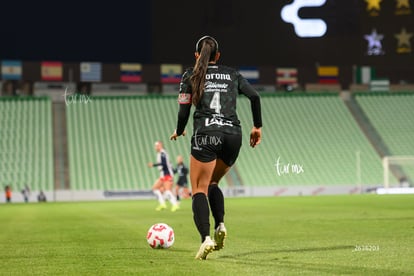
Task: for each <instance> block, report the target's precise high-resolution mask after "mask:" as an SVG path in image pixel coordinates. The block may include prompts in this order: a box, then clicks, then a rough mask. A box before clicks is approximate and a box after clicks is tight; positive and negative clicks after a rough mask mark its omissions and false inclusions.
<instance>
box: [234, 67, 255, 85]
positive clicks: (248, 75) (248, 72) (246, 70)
mask: <svg viewBox="0 0 414 276" xmlns="http://www.w3.org/2000/svg"><path fill="white" fill-rule="evenodd" d="M239 72H240V74H241V75H242V76H243V77H244V78H245V79H246V80H248V81H249V82H250V83H251V84H256V83H258V82H259V77H260V73H259V70H258V69H257V67H255V66H243V67H240V68H239Z"/></svg>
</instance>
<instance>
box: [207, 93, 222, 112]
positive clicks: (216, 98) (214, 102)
mask: <svg viewBox="0 0 414 276" xmlns="http://www.w3.org/2000/svg"><path fill="white" fill-rule="evenodd" d="M210 108H211V109H214V111H215V112H216V113H217V114H220V111H221V104H220V92H214V95H213V98H212V99H211V102H210Z"/></svg>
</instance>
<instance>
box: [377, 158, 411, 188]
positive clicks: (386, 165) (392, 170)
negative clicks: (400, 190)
mask: <svg viewBox="0 0 414 276" xmlns="http://www.w3.org/2000/svg"><path fill="white" fill-rule="evenodd" d="M382 165H383V169H384V188H390V187H413V186H414V156H385V157H384V158H383V159H382Z"/></svg>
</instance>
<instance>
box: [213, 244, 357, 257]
mask: <svg viewBox="0 0 414 276" xmlns="http://www.w3.org/2000/svg"><path fill="white" fill-rule="evenodd" d="M354 248H355V246H354V245H339V246H326V247H309V248H287V249H280V250H277V249H275V250H262V251H249V252H244V253H241V254H237V257H243V256H249V255H257V254H270V253H297V252H299V253H300V252H317V251H332V250H344V249H349V250H352V249H354ZM234 257H235V256H234V255H223V256H221V258H234Z"/></svg>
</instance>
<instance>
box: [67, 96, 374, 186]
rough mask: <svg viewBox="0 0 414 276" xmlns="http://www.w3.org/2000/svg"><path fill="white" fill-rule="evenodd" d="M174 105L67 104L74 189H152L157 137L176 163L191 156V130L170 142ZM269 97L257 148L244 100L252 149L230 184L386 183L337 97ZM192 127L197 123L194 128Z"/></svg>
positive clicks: (154, 99) (151, 100)
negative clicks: (150, 166)
mask: <svg viewBox="0 0 414 276" xmlns="http://www.w3.org/2000/svg"><path fill="white" fill-rule="evenodd" d="M174 102H175V96H133V97H93V98H92V101H91V102H90V103H88V104H79V103H78V104H71V105H69V106H67V108H66V112H67V120H68V145H69V171H70V179H71V189H74V190H131V189H133V190H136V189H138V190H146V189H149V188H150V187H151V186H152V184H153V182H154V180H155V179H156V178H157V177H158V172H157V170H156V169H150V168H148V167H147V163H148V162H150V161H154V158H155V151H154V147H153V143H154V142H155V141H156V140H162V141H163V142H164V144H165V147H166V149H167V151H168V152H169V154H170V159H171V161H172V162H173V163H174V162H175V156H177V155H178V154H182V155H184V156H185V157H186V158H188V157H189V144H190V137H189V135H188V136H185V137H181V138H182V139H178V140H177V141H175V142H170V141H168V137H169V135H170V134H171V132H172V130H173V128H174V127H175V123H176V116H177V110H178V106H177V105H175V104H174ZM262 102H263V118H264V126H265V127H264V129H263V133H264V140H263V143H262V144H261V145H260V146H259V147H257V148H255V149H251V148H250V147H248V143H249V142H248V137H249V131H250V128H251V124H252V118H251V112H250V105H249V103H248V100H247V99H245V98H244V97H240V99H239V107H238V112H239V116H240V119H241V121H242V126H243V129H244V136H243V139H244V140H243V144H244V147H242V150H241V152H240V158H239V160H238V163H237V165H236V166H235V168H233V169H232V173H231V174H229V177H230V178H231V179H224V183H223V184H224V185H223V186H228V184H231V185H244V186H247V187H248V186H253V185H256V186H273V185H279V186H284V185H355V184H361V185H378V184H379V183H381V182H382V167H381V160H380V157H379V156H378V155H377V154H376V152H375V151H374V149H373V148H372V146H371V145H370V144H369V142H368V141H367V139H366V138H365V136H364V135H363V133H362V132H361V130H360V129H359V128H358V125H357V124H356V123H355V121H354V120H353V118H352V115H351V114H350V112H349V111H348V110H347V108H346V106H345V105H344V103H343V102H342V100H341V99H340V98H339V97H338V95H337V94H328V95H322V94H312V95H311V96H309V95H307V96H306V95H304V94H299V95H283V96H281V95H278V96H277V95H276V96H275V95H272V96H270V95H269V96H263V100H262ZM191 126H192V122H191V120H190V122H189V125H188V127H187V131H188V133H191V132H192V128H191ZM358 158H359V159H358ZM278 159H279V168H278V167H277V160H278ZM187 163H188V159H187ZM288 164H289V167H287V165H288ZM278 169H279V171H278ZM302 169H303V171H301V170H302ZM279 174H280V175H279Z"/></svg>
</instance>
